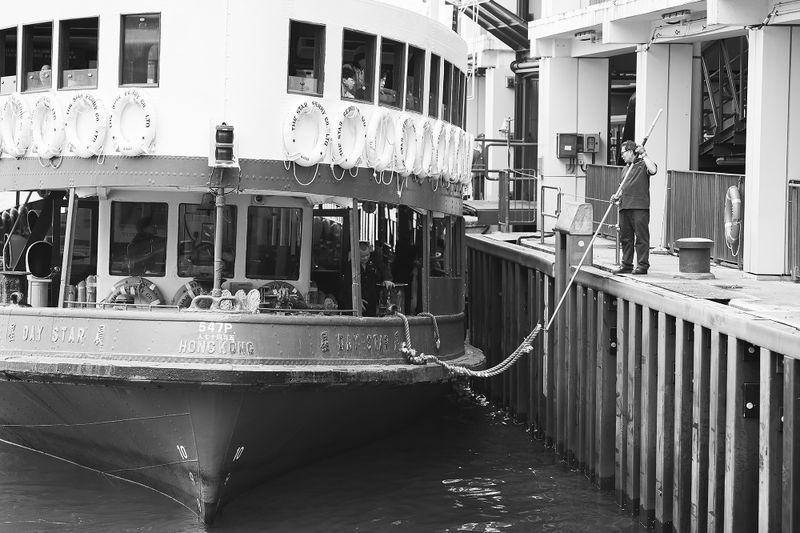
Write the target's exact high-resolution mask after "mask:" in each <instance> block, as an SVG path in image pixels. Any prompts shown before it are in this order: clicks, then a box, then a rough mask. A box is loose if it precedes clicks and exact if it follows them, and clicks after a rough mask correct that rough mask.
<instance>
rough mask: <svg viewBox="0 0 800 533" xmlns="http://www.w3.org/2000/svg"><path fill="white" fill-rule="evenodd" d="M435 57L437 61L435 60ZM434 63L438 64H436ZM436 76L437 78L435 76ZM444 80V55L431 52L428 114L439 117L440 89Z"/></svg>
mask: <svg viewBox="0 0 800 533" xmlns="http://www.w3.org/2000/svg"><path fill="white" fill-rule="evenodd" d="M434 59H435V61H434ZM434 63H435V64H436V65H435V66H434ZM434 76H435V78H434ZM441 81H442V57H441V56H439V55H437V54H434V53H433V52H431V54H430V62H429V63H428V86H429V87H428V116H429V117H431V118H435V119H438V118H439V117H440V116H441V112H440V108H439V106H440V103H439V102H440V92H441V91H440V90H439V87H440V86H441Z"/></svg>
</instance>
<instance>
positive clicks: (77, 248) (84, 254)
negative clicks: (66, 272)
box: [51, 199, 98, 285]
mask: <svg viewBox="0 0 800 533" xmlns="http://www.w3.org/2000/svg"><path fill="white" fill-rule="evenodd" d="M75 219H76V220H75V238H74V240H73V241H72V267H71V270H70V274H71V275H70V281H69V283H70V284H72V285H77V284H78V283H79V282H81V281H84V280H85V279H86V276H89V275H96V274H97V226H98V223H97V222H98V206H97V201H96V200H91V199H89V200H79V201H78V210H77V211H76V213H75ZM66 226H67V210H66V207H62V208H61V230H60V235H59V243H60V246H61V248H60V250H61V253H60V254H59V255H60V256H61V257H63V255H64V239H65V237H66ZM51 231H52V230H51ZM59 266H60V265H59Z"/></svg>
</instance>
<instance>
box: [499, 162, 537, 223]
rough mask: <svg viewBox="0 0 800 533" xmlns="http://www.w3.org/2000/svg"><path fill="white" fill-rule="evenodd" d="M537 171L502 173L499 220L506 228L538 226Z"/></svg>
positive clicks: (518, 170)
mask: <svg viewBox="0 0 800 533" xmlns="http://www.w3.org/2000/svg"><path fill="white" fill-rule="evenodd" d="M537 183H538V180H537V178H536V169H532V168H522V169H519V168H518V169H511V170H508V169H507V170H505V171H503V172H500V192H499V206H498V207H499V208H498V219H499V222H500V224H504V225H505V227H506V228H511V227H512V226H515V225H533V224H536V197H537V194H536V187H537Z"/></svg>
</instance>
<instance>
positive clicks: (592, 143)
mask: <svg viewBox="0 0 800 533" xmlns="http://www.w3.org/2000/svg"><path fill="white" fill-rule="evenodd" d="M577 144H578V151H579V152H583V153H585V154H596V153H597V152H599V151H600V134H599V133H580V134H578V143H577Z"/></svg>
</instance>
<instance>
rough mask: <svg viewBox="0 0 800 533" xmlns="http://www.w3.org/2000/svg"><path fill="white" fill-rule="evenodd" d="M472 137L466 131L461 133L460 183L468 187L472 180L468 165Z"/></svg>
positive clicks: (470, 156) (470, 160)
mask: <svg viewBox="0 0 800 533" xmlns="http://www.w3.org/2000/svg"><path fill="white" fill-rule="evenodd" d="M472 139H473V137H472V135H471V134H469V133H467V132H466V131H462V132H461V140H462V143H461V183H463V184H464V185H468V184H469V182H470V181H471V178H472V173H471V169H470V163H471V162H472V143H473V140H472Z"/></svg>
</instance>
